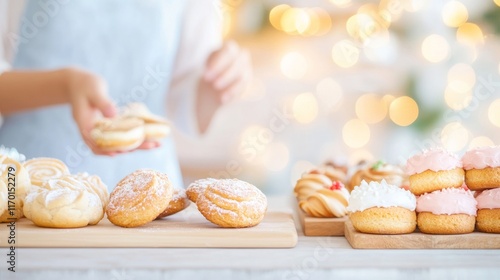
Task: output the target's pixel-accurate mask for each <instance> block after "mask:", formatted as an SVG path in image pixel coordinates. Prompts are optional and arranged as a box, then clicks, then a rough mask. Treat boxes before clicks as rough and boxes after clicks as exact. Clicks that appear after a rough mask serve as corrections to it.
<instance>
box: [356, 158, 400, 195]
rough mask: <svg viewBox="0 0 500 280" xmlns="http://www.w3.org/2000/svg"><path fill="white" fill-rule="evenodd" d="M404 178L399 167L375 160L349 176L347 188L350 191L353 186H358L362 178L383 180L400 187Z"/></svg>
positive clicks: (369, 180)
mask: <svg viewBox="0 0 500 280" xmlns="http://www.w3.org/2000/svg"><path fill="white" fill-rule="evenodd" d="M405 179H406V175H405V173H404V171H403V169H402V168H401V167H399V166H397V165H392V164H388V163H385V162H383V161H377V162H375V163H373V164H370V165H367V166H365V167H364V168H361V169H359V170H358V171H356V172H355V173H354V174H353V175H352V176H351V180H350V182H349V190H350V191H352V190H353V189H354V187H355V186H358V185H359V184H360V183H361V181H363V180H364V181H366V182H368V183H369V182H373V181H375V182H381V181H382V180H385V181H386V182H387V183H388V184H390V185H395V186H398V187H401V186H403V184H404V182H405Z"/></svg>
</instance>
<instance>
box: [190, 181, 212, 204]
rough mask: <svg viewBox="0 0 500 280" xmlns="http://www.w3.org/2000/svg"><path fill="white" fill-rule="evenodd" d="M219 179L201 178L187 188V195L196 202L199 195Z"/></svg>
mask: <svg viewBox="0 0 500 280" xmlns="http://www.w3.org/2000/svg"><path fill="white" fill-rule="evenodd" d="M217 181H218V179H214V178H206V179H199V180H196V181H194V182H193V183H191V184H190V185H189V186H188V187H187V189H186V195H187V197H188V198H189V200H191V201H192V202H194V203H196V200H197V199H198V196H200V195H201V194H203V193H204V192H205V189H206V188H207V186H209V185H212V184H214V183H215V182H217Z"/></svg>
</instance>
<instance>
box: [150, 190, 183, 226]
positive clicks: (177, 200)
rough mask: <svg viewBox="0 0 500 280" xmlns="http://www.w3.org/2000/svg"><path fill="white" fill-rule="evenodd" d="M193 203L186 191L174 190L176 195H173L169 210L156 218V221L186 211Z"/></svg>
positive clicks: (166, 209)
mask: <svg viewBox="0 0 500 280" xmlns="http://www.w3.org/2000/svg"><path fill="white" fill-rule="evenodd" d="M190 203H191V202H190V201H189V199H188V198H187V195H186V191H185V190H184V189H174V194H173V195H172V200H170V203H168V206H167V208H165V210H164V211H163V212H162V213H161V214H160V215H158V217H156V219H161V218H165V217H167V216H170V215H173V214H175V213H178V212H180V211H182V210H184V209H186V208H187V207H188V206H189V204H190Z"/></svg>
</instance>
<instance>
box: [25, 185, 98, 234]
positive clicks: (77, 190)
mask: <svg viewBox="0 0 500 280" xmlns="http://www.w3.org/2000/svg"><path fill="white" fill-rule="evenodd" d="M23 210H24V213H25V215H26V218H28V219H29V220H31V221H32V222H33V223H34V224H35V225H37V226H40V227H51V228H76V227H84V226H87V225H95V224H97V223H99V221H100V220H101V219H102V218H103V216H104V210H103V207H102V204H101V200H100V199H99V197H98V196H97V195H96V194H94V193H93V192H89V191H88V190H87V188H86V187H85V186H84V185H83V184H82V183H81V182H80V181H78V180H76V179H74V178H72V177H70V176H65V177H61V178H58V179H50V180H48V181H46V182H45V183H44V184H43V185H42V186H41V187H40V188H38V189H37V190H35V191H32V192H30V193H29V194H28V196H27V197H26V201H25V204H24V208H23Z"/></svg>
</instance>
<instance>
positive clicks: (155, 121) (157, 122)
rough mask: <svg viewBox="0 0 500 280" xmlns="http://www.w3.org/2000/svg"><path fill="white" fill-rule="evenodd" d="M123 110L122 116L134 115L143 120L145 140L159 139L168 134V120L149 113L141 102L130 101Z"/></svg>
mask: <svg viewBox="0 0 500 280" xmlns="http://www.w3.org/2000/svg"><path fill="white" fill-rule="evenodd" d="M123 110H124V112H123V113H122V115H123V116H124V117H134V118H139V119H141V120H143V121H144V132H145V136H146V141H159V140H161V139H162V138H164V137H166V136H167V135H169V134H170V124H169V123H168V121H167V120H166V119H164V118H162V117H160V116H157V115H155V114H153V113H151V112H150V111H149V109H148V108H147V107H146V105H144V104H143V103H130V104H128V105H127V107H125V108H124V109H123Z"/></svg>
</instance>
